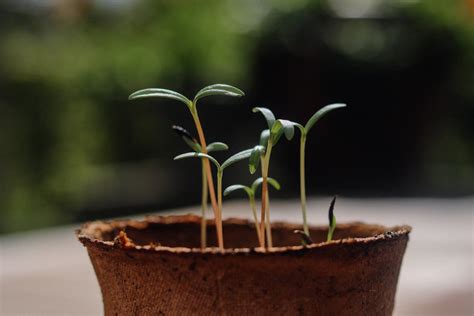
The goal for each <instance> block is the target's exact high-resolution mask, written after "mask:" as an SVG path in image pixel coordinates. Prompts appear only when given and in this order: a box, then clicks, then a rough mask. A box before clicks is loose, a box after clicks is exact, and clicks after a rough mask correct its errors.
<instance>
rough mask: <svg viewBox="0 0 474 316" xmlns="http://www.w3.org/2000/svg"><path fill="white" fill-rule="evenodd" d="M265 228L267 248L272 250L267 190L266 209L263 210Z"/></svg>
mask: <svg viewBox="0 0 474 316" xmlns="http://www.w3.org/2000/svg"><path fill="white" fill-rule="evenodd" d="M265 213H266V214H265V226H266V231H267V240H268V247H269V248H272V247H273V239H272V225H271V223H270V198H269V196H268V190H267V204H266V209H265Z"/></svg>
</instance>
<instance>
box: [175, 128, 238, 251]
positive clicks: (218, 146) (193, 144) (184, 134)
mask: <svg viewBox="0 0 474 316" xmlns="http://www.w3.org/2000/svg"><path fill="white" fill-rule="evenodd" d="M172 128H173V130H174V131H175V132H176V133H177V134H178V135H179V136H180V137H181V138H182V139H183V141H184V142H185V143H186V144H187V145H188V146H189V147H190V148H191V149H192V150H194V152H197V153H201V152H202V150H201V145H200V144H199V142H198V141H197V140H196V138H194V137H193V136H192V135H191V133H190V132H188V131H187V130H186V129H185V128H183V127H181V126H178V125H173V126H172ZM227 149H229V147H228V146H227V145H226V144H224V143H221V142H214V143H211V144H209V145H207V152H208V153H210V152H213V151H222V150H227ZM201 188H202V191H201V249H204V248H206V244H207V241H206V240H207V236H206V235H207V233H206V232H207V228H206V226H207V225H206V213H207V197H208V189H207V176H206V166H205V163H204V159H201Z"/></svg>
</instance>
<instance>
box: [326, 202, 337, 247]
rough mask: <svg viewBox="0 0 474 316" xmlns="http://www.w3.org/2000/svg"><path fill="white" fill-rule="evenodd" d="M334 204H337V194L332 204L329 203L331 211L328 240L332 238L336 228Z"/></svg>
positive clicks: (329, 213) (329, 214)
mask: <svg viewBox="0 0 474 316" xmlns="http://www.w3.org/2000/svg"><path fill="white" fill-rule="evenodd" d="M334 204H336V196H335V197H333V198H332V201H331V205H329V212H328V218H329V227H328V238H327V241H331V240H332V235H333V234H334V231H335V230H336V216H334Z"/></svg>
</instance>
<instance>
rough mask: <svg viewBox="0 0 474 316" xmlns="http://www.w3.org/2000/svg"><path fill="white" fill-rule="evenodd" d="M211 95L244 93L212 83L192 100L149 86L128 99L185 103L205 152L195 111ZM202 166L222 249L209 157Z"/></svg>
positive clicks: (237, 94) (219, 216)
mask: <svg viewBox="0 0 474 316" xmlns="http://www.w3.org/2000/svg"><path fill="white" fill-rule="evenodd" d="M213 95H221V96H231V97H241V96H243V95H244V92H243V91H242V90H240V89H238V88H236V87H233V86H229V85H226V84H214V85H210V86H207V87H204V88H202V89H201V90H199V91H198V93H196V95H195V96H194V98H193V99H192V100H190V99H188V98H187V97H185V96H184V95H182V94H180V93H178V92H175V91H172V90H168V89H161V88H150V89H143V90H139V91H136V92H134V93H132V94H131V95H130V96H129V99H130V100H133V99H141V98H167V99H173V100H177V101H180V102H182V103H184V104H185V105H186V107H187V108H188V110H189V112H190V113H191V116H192V117H193V120H194V124H195V126H196V130H197V133H198V137H199V144H200V146H201V152H202V153H203V154H206V153H207V144H206V138H205V136H204V131H203V129H202V125H201V121H200V120H199V115H198V111H197V103H198V101H199V100H200V99H202V98H204V97H207V96H213ZM203 161H204V166H205V169H206V179H207V185H208V190H209V196H210V198H211V204H212V208H213V210H214V217H215V220H216V233H217V242H218V245H219V248H221V249H223V247H224V237H223V235H222V230H221V229H222V223H218V221H219V218H222V214H219V208H218V205H217V200H216V193H215V191H214V183H213V178H212V171H211V165H210V163H209V159H208V158H207V157H204V159H203Z"/></svg>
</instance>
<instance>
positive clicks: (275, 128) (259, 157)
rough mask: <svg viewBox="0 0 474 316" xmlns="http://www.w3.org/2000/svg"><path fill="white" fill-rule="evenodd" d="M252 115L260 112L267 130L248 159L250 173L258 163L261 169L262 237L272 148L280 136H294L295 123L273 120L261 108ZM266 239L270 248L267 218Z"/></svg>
mask: <svg viewBox="0 0 474 316" xmlns="http://www.w3.org/2000/svg"><path fill="white" fill-rule="evenodd" d="M252 111H253V112H254V113H257V112H260V113H262V115H263V117H264V118H265V120H266V121H267V125H268V130H264V131H263V132H262V133H261V135H260V145H258V146H255V147H254V148H253V149H252V154H251V156H250V159H249V169H250V173H254V172H255V171H256V170H257V168H258V165H259V163H261V165H262V166H261V169H262V179H263V180H262V208H261V219H260V232H261V235H262V236H263V234H264V230H265V216H266V213H269V211H268V202H269V198H268V170H269V167H270V157H271V153H272V148H273V146H275V145H276V144H277V143H278V141H279V140H280V138H281V135H282V134H285V137H286V139H288V140H291V139H292V138H293V136H294V134H295V129H294V126H295V123H293V122H291V121H288V120H283V119H278V120H277V119H275V115H273V113H272V111H270V110H269V109H267V108H263V107H256V108H253V110H252ZM267 220H268V224H267V235H268V237H267V239H268V246H269V247H272V244H271V231H270V230H271V226H270V221H269V218H268V216H267ZM263 245H264V246H265V238H263Z"/></svg>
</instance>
